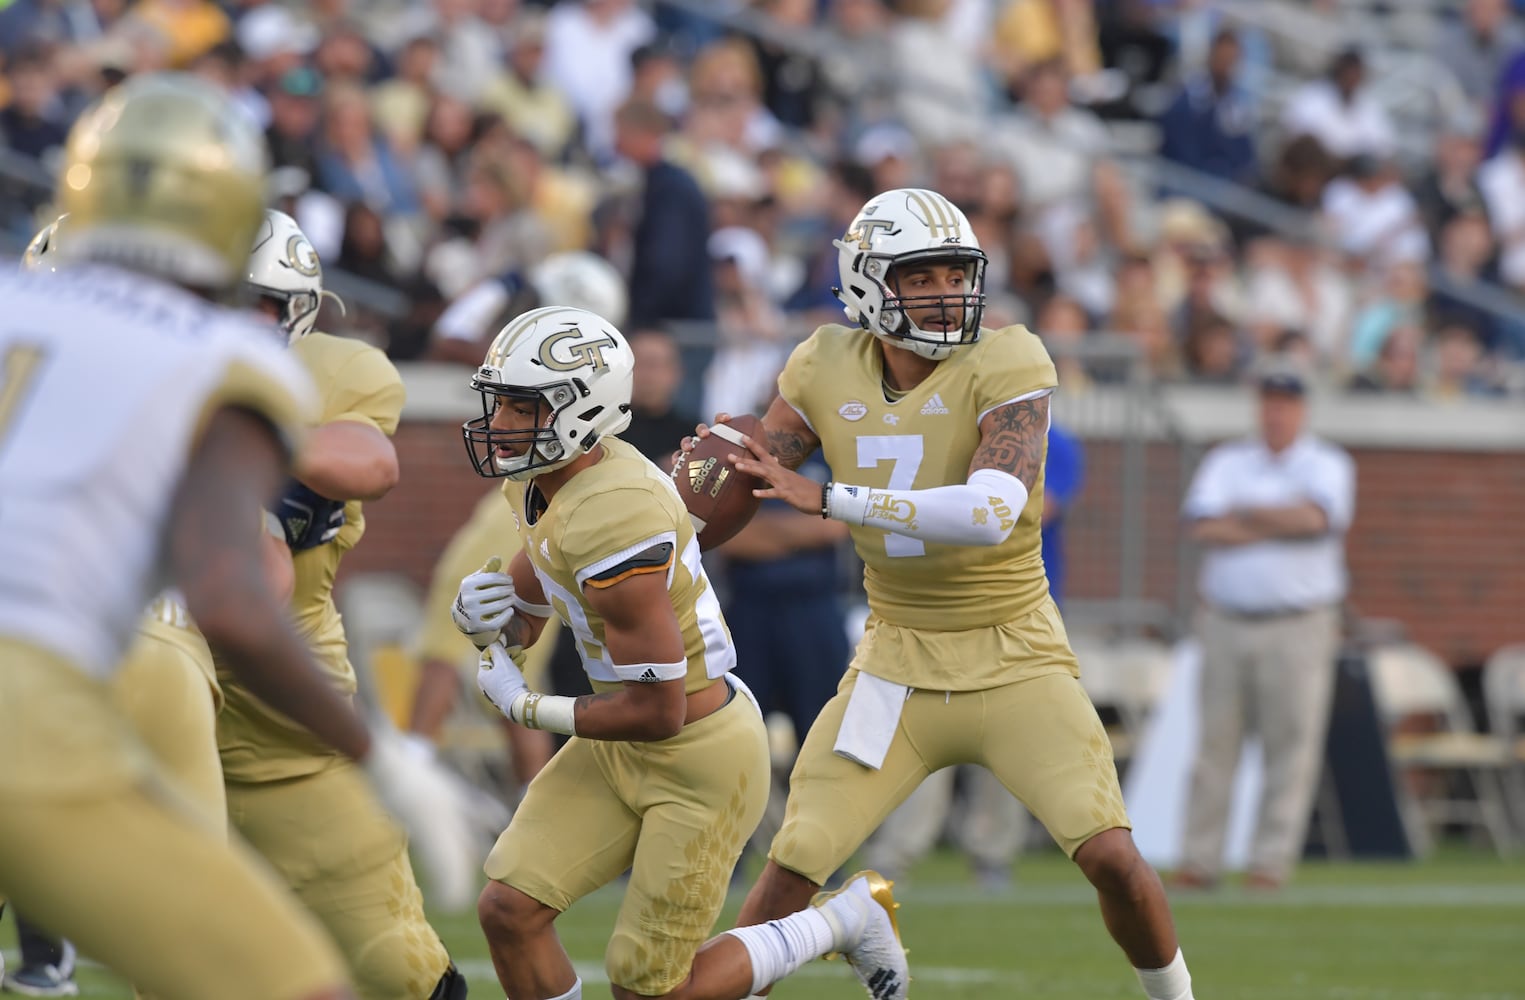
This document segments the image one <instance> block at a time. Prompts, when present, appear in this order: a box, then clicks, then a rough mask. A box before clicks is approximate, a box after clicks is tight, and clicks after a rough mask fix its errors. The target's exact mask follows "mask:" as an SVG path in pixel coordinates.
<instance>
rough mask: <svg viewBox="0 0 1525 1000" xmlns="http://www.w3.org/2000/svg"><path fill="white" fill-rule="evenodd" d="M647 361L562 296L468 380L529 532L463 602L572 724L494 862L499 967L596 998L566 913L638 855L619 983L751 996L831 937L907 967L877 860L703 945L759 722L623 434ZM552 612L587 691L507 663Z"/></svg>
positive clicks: (459, 615) (540, 719)
mask: <svg viewBox="0 0 1525 1000" xmlns="http://www.w3.org/2000/svg"><path fill="white" fill-rule="evenodd" d="M633 367H634V355H633V354H632V353H631V351H630V347H629V345H628V344H626V342H625V338H624V337H623V336H622V335H621V334H620V332H619V331H618V330H617V329H615V327H614V326H613V325H611V324H609V323H608V322H606V321H604V320H602V319H600V318H599V317H598V316H595V315H593V314H592V313H588V312H585V311H583V310H579V309H565V308H555V307H552V308H545V309H536V310H533V311H531V312H528V313H526V314H524V315H523V316H520V317H518V318H516V319H514V320H512V321H511V322H510V323H509V324H508V325H507V326H506V327H504V328H503V330H502V331H501V332H499V334H498V336H497V338H496V339H495V340H494V341H493V344H492V347H491V348H490V349H489V351H488V353H487V357H486V360H485V361H484V362H483V363H482V366H481V367H480V368H479V369H478V370H477V373H476V376H475V377H474V378H473V379H472V382H471V384H472V387H473V388H474V389H476V390H477V391H478V392H480V393H481V394H482V402H483V415H482V417H481V418H479V419H477V420H472V421H470V422H468V423H467V424H466V428H465V433H466V443H467V447H468V450H469V451H470V452H471V454H472V463H473V465H474V466H475V468H476V469H477V471H478V472H479V473H480V474H482V475H484V476H491V477H506V478H507V479H508V480H509V482H508V483H506V484H505V487H504V495H505V497H506V498H507V502H508V503H509V504H510V505H511V509H512V511H513V513H514V515H515V517H516V518H517V520H518V522H519V524H518V528H519V535H520V538H521V540H522V547H521V548H520V551H519V552H518V553H517V554H516V555H515V556H514V557H513V561H512V563H511V564H510V566H509V567H508V572H507V573H503V572H498V571H497V566H496V565H495V564H494V563H493V562H489V564H488V566H487V567H485V568H484V569H483V570H482V571H480V572H478V573H474V574H472V575H471V576H468V577H466V579H465V580H463V581H462V583H461V589H460V593H459V595H458V597H457V601H456V607H455V609H454V612H453V617H454V618H455V620H456V624H457V626H458V627H460V629H461V631H463V632H465V633H466V634H467V635H469V636H470V637H471V638H472V640H473V641H474V642H475V643H476V644H477V645H478V646H479V647H481V648H484V650H485V652H484V654H483V665H482V668H481V669H480V670H479V671H478V675H477V682H478V684H479V686H480V687H481V688H482V691H483V692H484V693H485V694H486V695H487V697H488V698H489V700H491V701H492V702H493V704H495V705H497V706H498V708H499V709H500V710H501V711H502V712H503V713H504V714H505V715H506V716H508V717H509V719H511V720H512V721H514V722H516V723H518V724H520V725H525V726H529V727H531V728H536V729H544V730H549V731H552V732H557V733H562V734H565V735H568V736H570V737H571V740H570V741H569V742H568V743H567V744H566V746H564V747H563V748H562V749H561V750H560V751H559V752H558V753H557V754H556V756H555V757H553V758H552V759H551V762H550V763H549V764H548V765H547V766H546V768H545V770H543V771H541V772H540V774H539V775H538V776H537V777H536V778H535V780H534V781H533V782H531V784H530V787H529V791H528V793H527V794H526V795H525V797H524V801H523V802H522V803H521V804H520V806H519V809H518V811H517V812H515V814H514V817H513V820H512V821H511V822H510V823H509V826H508V829H507V830H505V831H504V833H503V835H502V836H501V837H500V838H499V840H498V843H497V845H496V846H495V847H494V848H493V850H492V853H491V854H490V855H489V856H488V859H487V864H486V871H487V874H488V876H489V877H490V878H491V879H492V881H491V882H489V883H488V885H487V888H486V889H484V890H483V892H482V896H481V899H480V900H479V903H478V915H479V917H480V919H481V922H482V928H483V930H484V931H485V932H486V934H487V940H488V945H489V948H490V949H491V952H492V959H493V965H494V966H495V967H496V969H497V972H498V980H499V982H500V983H501V984H502V986H503V988H504V990H505V991H506V992H507V993H508V995H509V996H511V997H514V998H515V1000H549V998H556V1000H575V998H580V997H581V996H582V983H581V980H579V979H578V977H577V974H576V972H575V971H574V969H573V967H572V963H571V961H570V960H569V959H568V958H567V954H566V951H565V950H563V948H562V946H561V942H560V941H559V939H558V938H557V936H556V931H555V928H554V922H555V920H556V917H557V916H558V915H559V914H560V913H561V912H562V911H563V910H565V909H566V908H567V907H568V906H570V905H571V904H572V903H573V902H574V901H575V900H577V899H579V898H581V897H582V896H585V895H587V894H588V893H589V892H592V891H593V890H594V889H597V888H599V887H600V886H603V885H607V884H608V883H610V882H612V881H614V880H615V879H616V878H618V877H619V875H620V874H621V873H622V872H624V871H625V870H627V869H629V870H630V884H629V888H628V889H627V890H626V893H625V900H624V904H623V905H622V906H621V908H620V913H619V916H618V918H617V919H616V921H615V928H614V934H613V937H612V939H611V940H610V942H609V946H608V950H607V952H606V954H605V966H606V968H607V969H608V972H609V980H610V982H611V983H612V985H613V989H614V995H615V997H616V998H617V1000H636V998H640V997H680V998H684V1000H739V998H741V997H745V996H747V995H748V994H750V993H752V992H755V990H757V989H760V988H763V987H765V986H767V985H769V984H771V983H772V982H774V981H776V980H777V979H780V978H782V977H783V976H784V975H787V974H788V973H789V972H791V971H793V970H794V969H795V968H797V967H798V966H799V965H800V964H802V963H803V962H805V961H808V960H810V959H813V958H817V957H819V956H821V955H823V954H825V953H827V952H832V951H838V952H842V953H845V954H846V955H847V956H848V958H849V961H850V962H852V963H853V965H854V968H855V969H856V970H857V971H858V973H859V975H860V976H864V977H865V979H867V978H868V977H873V978H874V979H875V981H877V982H881V983H883V982H887V981H892V980H893V981H895V982H897V983H901V984H903V983H904V982H905V980H906V978H907V976H906V968H905V956H904V952H903V950H902V949H901V947H900V943H899V937H898V933H897V932H896V930H895V925H894V918H893V909H894V905H895V904H894V900H893V898H892V897H891V895H890V893H889V889H888V886H887V885H884V884H883V883H882V882H881V881H880V880H879V879H878V877H877V876H875V875H873V874H872V873H864V874H863V875H861V876H859V877H856V878H854V879H853V880H851V881H850V882H849V884H848V886H847V887H846V888H845V889H844V890H843V891H841V892H839V893H835V894H832V895H831V896H830V897H828V898H823V899H822V900H820V901H819V903H818V905H815V906H809V907H805V908H804V909H803V910H801V912H798V913H793V914H790V915H788V916H787V917H784V918H783V919H781V920H778V921H775V922H774V924H773V925H770V926H768V927H749V928H744V929H743V930H742V931H739V932H736V933H734V934H725V935H721V936H720V937H719V938H716V939H713V940H712V941H710V942H709V943H708V944H705V938H706V937H707V936H708V934H709V931H710V928H711V927H712V926H713V924H714V922H715V919H716V917H718V916H719V914H720V908H721V906H722V904H723V903H724V901H725V891H726V884H727V882H728V881H729V878H730V874H731V871H732V869H733V868H734V867H735V864H736V859H737V857H738V856H739V855H740V853H741V849H742V846H743V845H744V844H745V843H746V840H747V837H748V835H750V834H751V832H752V830H753V828H754V827H755V826H756V825H757V822H758V820H759V819H760V818H761V816H762V812H763V808H764V805H765V804H766V799H767V791H768V787H767V786H768V748H767V736H766V733H765V731H764V727H763V722H762V716H761V713H760V712H759V711H758V710H757V707H756V705H755V703H754V702H753V701H752V699H751V697H750V693H749V692H747V691H746V689H745V687H744V686H743V685H742V684H741V683H740V681H739V680H737V679H736V678H735V677H734V676H733V675H732V674H731V670H732V668H733V667H734V666H735V664H736V652H735V649H734V647H733V646H732V645H731V638H730V633H729V632H728V631H727V629H726V626H725V621H724V619H723V618H722V617H721V613H720V605H719V603H718V601H717V600H716V598H715V594H714V591H713V590H712V589H711V587H710V584H709V580H708V578H707V577H706V576H705V573H704V568H703V566H702V565H701V563H700V560H699V544H698V540H697V538H696V535H695V532H694V528H693V524H692V522H691V520H690V518H689V516H688V512H687V510H686V509H685V508H684V506H683V502H682V500H681V499H679V497H678V492H677V490H676V488H675V487H674V486H673V484H672V480H671V478H670V477H668V476H667V475H665V474H664V473H663V472H662V471H661V470H659V469H658V468H657V467H656V466H655V465H653V464H651V462H649V461H647V460H646V459H645V458H644V457H643V456H642V455H641V454H640V452H638V451H637V450H636V449H635V448H634V447H632V446H631V445H629V444H626V443H625V442H623V441H621V440H619V438H618V437H615V435H616V434H618V433H619V432H620V431H622V430H624V429H625V427H627V426H628V425H629V423H630V392H631V371H632V369H633ZM552 615H556V616H557V617H559V618H560V619H561V620H562V622H563V623H564V624H565V626H566V627H567V628H569V629H570V630H571V632H572V635H573V636H574V637H575V638H576V640H577V647H578V650H579V652H580V654H581V656H582V660H583V665H584V667H585V668H586V670H587V673H588V678H589V680H590V681H591V683H592V685H593V688H594V691H595V693H594V694H591V695H585V696H583V697H581V698H576V699H573V698H566V697H556V696H549V695H542V694H540V693H538V692H536V691H533V690H531V688H530V687H529V685H528V684H527V683H526V682H525V680H524V677H523V675H522V673H521V672H520V670H519V666H518V664H517V663H516V662H515V661H516V660H522V658H523V657H522V650H523V649H524V647H526V646H528V645H529V644H530V643H531V642H533V640H534V639H535V637H536V636H537V635H538V634H539V633H540V630H541V628H542V627H543V625H544V623H545V621H546V620H547V619H548V618H550V617H551V616H552ZM738 695H740V697H738ZM701 946H702V947H701ZM901 988H902V990H903V986H902V987H901ZM899 995H903V993H894V992H889V991H886V992H884V993H883V994H881V996H883V997H895V996H899Z"/></svg>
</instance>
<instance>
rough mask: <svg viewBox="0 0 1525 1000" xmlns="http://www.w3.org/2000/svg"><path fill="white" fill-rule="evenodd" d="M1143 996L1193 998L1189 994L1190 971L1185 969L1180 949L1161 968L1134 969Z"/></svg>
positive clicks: (1155, 999)
mask: <svg viewBox="0 0 1525 1000" xmlns="http://www.w3.org/2000/svg"><path fill="white" fill-rule="evenodd" d="M1133 971H1134V972H1137V973H1138V981H1139V985H1140V986H1142V987H1144V996H1146V997H1148V998H1149V1000H1194V998H1193V997H1192V995H1191V973H1189V972H1187V971H1186V959H1185V958H1184V957H1182V955H1181V949H1180V948H1177V949H1176V957H1175V958H1173V959H1171V960H1170V964H1169V965H1167V966H1165V967H1164V968H1163V969H1134V970H1133Z"/></svg>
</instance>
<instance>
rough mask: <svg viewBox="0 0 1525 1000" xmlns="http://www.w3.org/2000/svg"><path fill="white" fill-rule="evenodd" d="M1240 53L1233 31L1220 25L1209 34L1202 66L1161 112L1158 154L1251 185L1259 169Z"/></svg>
mask: <svg viewBox="0 0 1525 1000" xmlns="http://www.w3.org/2000/svg"><path fill="white" fill-rule="evenodd" d="M1240 54H1241V50H1240V47H1239V38H1238V36H1237V35H1235V34H1234V32H1232V31H1229V30H1224V31H1220V32H1219V33H1218V34H1217V36H1216V37H1214V39H1213V44H1212V48H1211V49H1210V50H1209V52H1208V57H1207V68H1206V70H1205V71H1203V72H1201V73H1198V74H1196V75H1194V76H1191V77H1188V78H1187V79H1186V81H1185V82H1184V83H1183V84H1182V87H1181V92H1180V93H1179V94H1177V95H1176V98H1175V100H1174V101H1172V102H1171V104H1170V106H1169V107H1168V108H1166V110H1165V113H1164V114H1163V115H1162V116H1161V117H1160V130H1161V133H1162V134H1161V145H1160V155H1161V156H1163V157H1164V158H1165V159H1167V160H1172V161H1174V162H1176V163H1179V164H1181V165H1182V166H1185V167H1190V168H1192V169H1193V170H1200V171H1202V172H1203V173H1205V174H1210V175H1212V176H1214V177H1218V178H1221V179H1223V180H1226V181H1232V182H1233V183H1236V184H1243V185H1246V186H1250V185H1252V184H1253V183H1254V181H1255V177H1256V172H1257V170H1258V164H1257V161H1256V158H1255V140H1254V137H1253V134H1252V129H1253V128H1254V125H1255V121H1254V108H1253V106H1252V104H1251V101H1250V97H1249V95H1248V94H1247V93H1246V92H1245V91H1244V89H1243V88H1242V87H1241V86H1240V85H1239V83H1238V71H1239V60H1240ZM1167 186H1169V185H1167Z"/></svg>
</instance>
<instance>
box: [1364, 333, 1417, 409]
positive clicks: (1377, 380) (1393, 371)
mask: <svg viewBox="0 0 1525 1000" xmlns="http://www.w3.org/2000/svg"><path fill="white" fill-rule="evenodd" d="M1423 346H1424V330H1423V329H1422V328H1421V327H1419V326H1416V325H1414V324H1412V323H1402V324H1399V325H1398V326H1395V327H1393V328H1392V329H1391V330H1389V331H1388V334H1387V337H1386V338H1384V339H1383V341H1382V347H1381V349H1380V350H1378V351H1377V356H1376V358H1374V359H1373V360H1372V362H1371V364H1369V365H1367V366H1366V367H1365V368H1363V369H1362V370H1360V371H1358V372H1357V373H1356V375H1355V377H1354V378H1352V379H1351V380H1350V388H1351V389H1352V390H1353V391H1355V392H1381V393H1394V394H1404V395H1413V394H1415V393H1417V392H1418V391H1419V388H1420V371H1419V361H1420V351H1421V350H1422V349H1423Z"/></svg>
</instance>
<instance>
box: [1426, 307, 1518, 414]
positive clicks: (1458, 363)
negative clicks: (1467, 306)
mask: <svg viewBox="0 0 1525 1000" xmlns="http://www.w3.org/2000/svg"><path fill="white" fill-rule="evenodd" d="M1434 360H1435V364H1434V376H1433V377H1432V378H1431V379H1430V380H1429V384H1428V385H1427V386H1426V387H1425V394H1426V395H1427V396H1428V397H1429V398H1431V399H1435V400H1439V401H1442V402H1452V401H1456V400H1459V399H1462V398H1464V397H1468V396H1496V395H1498V394H1499V393H1500V392H1502V387H1501V386H1500V385H1499V384H1498V381H1497V379H1496V378H1495V377H1494V376H1493V373H1492V372H1490V371H1489V366H1488V361H1487V358H1486V356H1485V355H1484V353H1483V344H1482V340H1481V339H1480V338H1479V337H1478V335H1477V331H1476V330H1473V329H1472V328H1471V327H1469V326H1465V325H1463V324H1461V323H1450V324H1447V325H1445V326H1442V327H1441V328H1440V330H1439V331H1437V332H1436V334H1435V348H1434Z"/></svg>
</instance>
